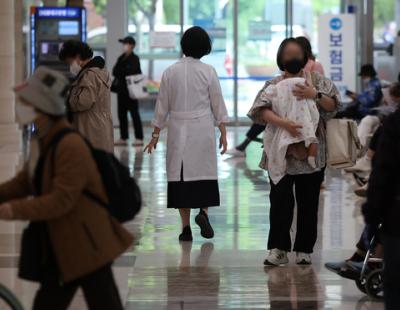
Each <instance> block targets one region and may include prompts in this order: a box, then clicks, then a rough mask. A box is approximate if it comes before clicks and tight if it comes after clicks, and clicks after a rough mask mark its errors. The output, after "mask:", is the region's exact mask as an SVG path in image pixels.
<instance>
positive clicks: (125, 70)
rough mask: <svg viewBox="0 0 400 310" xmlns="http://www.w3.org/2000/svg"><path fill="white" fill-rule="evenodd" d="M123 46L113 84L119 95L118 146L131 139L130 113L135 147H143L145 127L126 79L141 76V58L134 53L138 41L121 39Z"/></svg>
mask: <svg viewBox="0 0 400 310" xmlns="http://www.w3.org/2000/svg"><path fill="white" fill-rule="evenodd" d="M119 42H121V43H122V44H123V49H124V53H123V54H122V55H121V56H119V58H118V60H117V63H116V64H115V66H114V68H113V75H114V77H115V80H114V82H113V91H115V92H116V93H117V94H118V118H119V128H120V133H121V137H120V140H119V141H117V142H116V145H127V140H128V139H129V130H128V112H129V113H130V114H131V117H132V121H133V127H134V130H135V137H136V141H135V142H134V144H133V145H134V146H142V145H143V126H142V120H141V119H140V114H139V105H138V101H137V100H133V99H131V98H130V97H129V92H128V88H127V84H126V80H125V78H126V77H127V76H130V75H136V74H141V73H142V69H141V68H140V60H139V57H138V56H137V55H136V54H135V53H134V52H133V50H134V49H135V46H136V41H135V39H134V38H132V37H126V38H124V39H120V40H119Z"/></svg>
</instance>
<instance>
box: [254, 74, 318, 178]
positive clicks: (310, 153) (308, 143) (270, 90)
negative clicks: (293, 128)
mask: <svg viewBox="0 0 400 310" xmlns="http://www.w3.org/2000/svg"><path fill="white" fill-rule="evenodd" d="M305 81H306V80H305V79H304V78H289V79H284V80H282V81H280V82H279V83H277V84H276V85H271V86H269V87H267V88H266V89H265V90H264V92H263V93H262V95H261V96H262V98H263V99H264V100H265V101H268V102H270V103H271V104H272V111H273V112H274V113H275V114H277V115H278V116H279V117H281V118H283V119H287V120H290V121H292V122H294V123H296V124H299V125H301V126H302V128H300V129H299V132H300V135H298V136H296V137H295V136H292V135H291V134H290V133H289V132H288V131H287V130H285V129H283V128H280V127H277V126H275V125H272V124H267V127H266V128H265V134H264V151H265V153H266V155H267V158H268V172H269V176H270V178H271V180H272V181H273V183H274V184H277V183H278V182H279V181H280V180H281V179H282V178H283V177H284V176H285V174H286V156H294V157H296V158H298V159H299V156H297V155H298V154H295V153H296V151H293V150H296V149H298V148H296V147H290V146H295V145H297V146H298V145H299V144H303V149H304V146H305V148H306V153H307V156H306V157H307V158H306V159H307V161H308V164H309V165H310V166H311V167H312V168H314V169H315V168H316V157H317V149H318V145H317V143H318V139H317V137H316V131H317V128H318V123H319V112H318V108H317V106H316V104H315V101H314V100H311V99H305V100H298V99H297V98H296V97H295V96H294V95H293V88H294V87H296V84H305Z"/></svg>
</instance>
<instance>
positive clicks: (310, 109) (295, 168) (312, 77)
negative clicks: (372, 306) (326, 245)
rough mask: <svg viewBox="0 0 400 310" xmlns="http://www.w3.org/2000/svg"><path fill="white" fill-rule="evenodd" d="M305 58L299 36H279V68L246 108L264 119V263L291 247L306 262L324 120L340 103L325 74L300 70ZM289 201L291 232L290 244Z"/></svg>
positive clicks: (281, 258) (321, 166) (278, 259)
mask: <svg viewBox="0 0 400 310" xmlns="http://www.w3.org/2000/svg"><path fill="white" fill-rule="evenodd" d="M307 61H308V57H307V55H306V53H305V51H304V49H303V47H302V45H301V42H299V41H298V40H296V39H294V38H288V39H285V40H284V41H283V42H282V43H281V46H280V47H279V50H278V55H277V65H278V67H279V69H280V70H281V71H282V74H281V75H280V76H279V77H277V78H275V79H273V80H270V81H267V82H266V83H265V85H264V87H263V88H262V89H261V90H260V92H259V93H258V95H257V97H256V99H255V102H254V104H253V107H252V108H251V110H250V111H249V114H248V116H249V117H250V118H251V119H252V120H253V121H254V122H256V123H258V124H266V125H267V126H266V129H265V135H264V152H263V158H262V161H261V164H260V166H261V167H262V168H263V169H265V170H268V172H269V177H270V184H271V191H270V204H271V209H270V230H269V239H268V250H269V254H268V255H267V258H266V260H265V262H264V264H265V265H267V266H271V265H272V266H279V265H285V264H287V263H288V262H289V260H288V256H287V253H288V252H290V251H292V250H293V251H295V252H296V253H297V256H296V263H297V264H299V265H309V264H311V253H312V252H313V248H314V245H315V242H316V240H317V225H318V205H319V194H320V188H321V184H322V182H323V180H324V171H325V166H326V131H325V123H326V121H328V120H329V119H331V118H333V117H334V115H335V113H336V111H337V110H338V108H339V107H340V97H339V92H338V90H337V89H336V87H335V85H334V84H333V82H332V81H331V80H329V79H327V78H325V77H323V76H322V75H321V74H319V73H315V72H312V73H308V72H305V71H304V70H303V68H304V67H305V65H306V63H307ZM293 187H294V190H293ZM295 201H296V204H297V232H296V238H295V243H294V246H293V248H292V244H291V236H290V229H291V226H292V221H293V214H294V206H295Z"/></svg>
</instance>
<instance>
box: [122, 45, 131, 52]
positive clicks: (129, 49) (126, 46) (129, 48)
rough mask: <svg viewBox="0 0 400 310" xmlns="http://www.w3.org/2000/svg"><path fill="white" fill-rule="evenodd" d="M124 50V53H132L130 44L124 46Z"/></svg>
mask: <svg viewBox="0 0 400 310" xmlns="http://www.w3.org/2000/svg"><path fill="white" fill-rule="evenodd" d="M122 49H123V50H124V53H128V52H130V51H131V46H130V45H129V44H124V45H123V46H122Z"/></svg>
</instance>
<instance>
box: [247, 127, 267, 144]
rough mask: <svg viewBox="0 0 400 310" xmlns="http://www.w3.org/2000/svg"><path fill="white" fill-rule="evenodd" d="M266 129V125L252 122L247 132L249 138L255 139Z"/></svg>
mask: <svg viewBox="0 0 400 310" xmlns="http://www.w3.org/2000/svg"><path fill="white" fill-rule="evenodd" d="M264 130H265V125H258V124H254V123H253V124H252V125H251V127H250V129H249V131H248V132H247V133H246V136H247V138H249V139H250V140H254V139H255V138H257V136H258V135H259V134H260V133H262V132H263V131H264Z"/></svg>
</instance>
